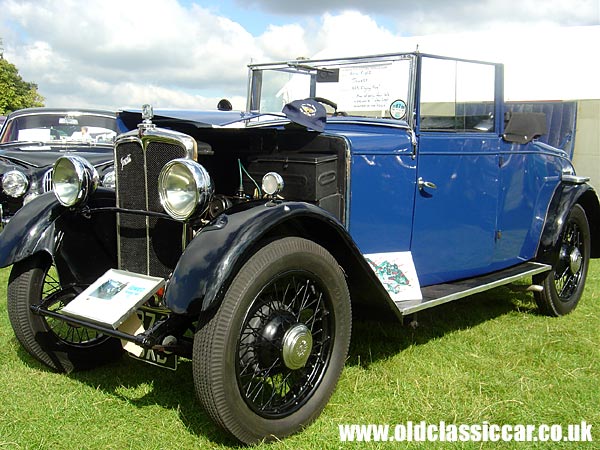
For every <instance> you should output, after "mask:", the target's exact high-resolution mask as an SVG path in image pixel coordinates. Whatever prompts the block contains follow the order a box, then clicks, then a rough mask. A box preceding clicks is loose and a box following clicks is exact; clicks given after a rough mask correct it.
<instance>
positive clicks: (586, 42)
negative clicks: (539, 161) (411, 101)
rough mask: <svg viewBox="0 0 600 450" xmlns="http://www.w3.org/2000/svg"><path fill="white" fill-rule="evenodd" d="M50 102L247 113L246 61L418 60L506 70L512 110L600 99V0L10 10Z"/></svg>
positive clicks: (12, 41) (181, 2)
mask: <svg viewBox="0 0 600 450" xmlns="http://www.w3.org/2000/svg"><path fill="white" fill-rule="evenodd" d="M0 38H1V39H2V46H3V48H4V57H5V58H6V59H8V60H9V61H10V62H12V63H13V64H15V65H16V66H17V67H18V69H19V71H20V73H21V75H22V76H23V78H24V79H25V80H27V81H32V82H35V83H37V84H38V86H39V91H40V93H41V94H42V95H43V96H44V97H46V105H47V106H77V107H83V106H87V107H108V108H120V107H139V106H140V105H141V104H143V103H152V104H153V105H154V106H155V107H158V108H213V109H214V107H215V105H216V102H217V100H218V99H220V98H222V97H227V98H229V99H231V100H232V101H233V103H234V107H236V108H244V106H245V96H246V76H247V64H249V63H251V62H269V61H276V60H289V59H295V58H297V57H301V56H302V57H336V56H352V55H366V54H373V53H386V52H403V51H413V50H415V49H416V48H417V45H418V48H419V50H420V51H422V52H426V53H436V54H443V55H448V56H459V57H464V58H472V59H480V60H489V61H494V62H503V63H504V64H505V73H506V90H505V92H506V97H507V99H508V100H555V99H581V98H600V82H599V80H600V52H599V51H598V42H600V1H599V0H569V1H565V0H519V1H510V0H420V1H418V2H414V1H410V2H409V1H406V0H394V1H389V0H369V1H365V0H300V1H287V0H245V1H242V0H206V1H200V0H86V1H79V0H60V1H57V0H49V1H46V0H35V1H26V0H0Z"/></svg>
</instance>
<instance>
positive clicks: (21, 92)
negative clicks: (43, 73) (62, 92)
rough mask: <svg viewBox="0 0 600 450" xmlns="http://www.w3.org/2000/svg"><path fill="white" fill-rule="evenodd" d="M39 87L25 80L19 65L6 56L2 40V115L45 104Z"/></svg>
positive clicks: (0, 89) (0, 96)
mask: <svg viewBox="0 0 600 450" xmlns="http://www.w3.org/2000/svg"><path fill="white" fill-rule="evenodd" d="M37 89H38V87H37V84H35V83H31V82H28V81H25V80H23V78H22V77H21V75H19V70H18V69H17V67H16V66H15V65H14V64H11V63H10V62H9V61H8V60H6V59H5V58H4V49H3V48H2V41H1V40H0V115H3V116H4V115H7V114H9V113H11V112H13V111H16V110H17V109H23V108H31V107H34V106H44V97H42V96H41V95H40V94H39V93H38V91H37Z"/></svg>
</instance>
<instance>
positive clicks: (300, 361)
mask: <svg viewBox="0 0 600 450" xmlns="http://www.w3.org/2000/svg"><path fill="white" fill-rule="evenodd" d="M350 332H351V310H350V295H349V293H348V287H347V285H346V281H345V278H344V274H343V272H342V270H341V268H340V266H339V265H338V263H337V261H336V260H335V259H334V258H333V257H332V256H331V254H329V253H328V252H327V251H326V250H325V249H324V248H323V247H321V246H319V245H317V244H315V243H314V242H312V241H308V240H306V239H300V238H284V239H280V240H277V241H274V242H271V243H269V244H268V245H266V246H265V247H263V248H262V249H261V250H260V251H258V252H257V253H256V254H255V255H253V256H252V257H251V258H250V259H249V260H248V261H247V262H246V264H244V266H243V267H242V268H241V270H240V271H239V272H238V274H237V275H236V277H235V279H234V280H233V282H232V283H231V285H230V286H229V288H228V290H227V292H226V293H225V296H224V299H223V302H222V304H221V306H220V307H219V309H218V310H217V311H216V312H215V314H214V315H213V317H211V318H210V319H208V321H207V322H206V323H205V324H204V325H203V326H200V327H199V329H198V331H197V332H196V335H195V338H194V352H193V373H194V383H195V387H196V393H197V395H198V398H199V399H200V401H201V403H202V405H203V406H204V408H205V409H206V411H207V412H208V413H209V414H210V416H211V417H212V418H213V420H215V422H216V423H217V424H219V425H220V426H221V427H223V428H224V429H225V430H226V431H227V432H229V433H230V434H232V435H233V436H235V437H236V438H237V439H239V440H240V441H242V442H244V443H247V444H252V443H256V442H260V441H263V440H272V439H277V438H282V437H285V436H287V435H290V434H292V433H295V432H296V431H299V430H300V429H302V428H303V427H305V426H307V425H308V424H310V423H311V422H312V421H314V420H315V419H316V417H318V415H319V414H320V413H321V411H322V410H323V408H324V407H325V405H326V404H327V402H328V400H329V398H330V396H331V394H332V393H333V390H334V388H335V386H336V384H337V381H338V379H339V376H340V373H341V371H342V369H343V367H344V363H345V359H346V355H347V353H348V346H349V343H350Z"/></svg>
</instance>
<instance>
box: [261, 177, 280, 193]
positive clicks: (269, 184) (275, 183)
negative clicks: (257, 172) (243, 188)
mask: <svg viewBox="0 0 600 450" xmlns="http://www.w3.org/2000/svg"><path fill="white" fill-rule="evenodd" d="M284 186H285V184H284V182H283V178H282V177H281V175H279V174H278V173H277V172H267V173H266V174H265V176H264V177H263V179H262V190H263V192H264V193H265V194H267V195H278V194H280V193H281V191H283V188H284Z"/></svg>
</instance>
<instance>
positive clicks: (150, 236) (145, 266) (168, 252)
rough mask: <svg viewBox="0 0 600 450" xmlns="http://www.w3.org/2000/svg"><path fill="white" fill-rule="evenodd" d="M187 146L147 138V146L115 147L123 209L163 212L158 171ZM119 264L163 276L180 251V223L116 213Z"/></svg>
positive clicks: (181, 154)
mask: <svg viewBox="0 0 600 450" xmlns="http://www.w3.org/2000/svg"><path fill="white" fill-rule="evenodd" d="M185 156H186V150H185V148H184V147H182V146H181V145H178V144H176V143H173V144H171V143H165V142H161V141H149V142H148V143H147V145H146V150H145V151H144V148H143V147H142V145H141V142H140V141H137V140H136V141H129V142H123V143H120V144H117V146H116V147H115V170H116V178H117V202H118V206H119V207H121V208H124V209H132V210H138V211H139V210H141V211H154V212H164V209H163V207H162V205H161V204H160V198H159V196H158V175H159V174H160V171H161V169H162V167H163V166H164V165H165V164H166V163H167V162H168V161H171V160H173V159H176V158H183V157H185ZM117 230H118V237H119V268H120V269H123V270H129V271H132V272H137V273H145V274H148V275H153V276H161V277H166V276H167V275H168V274H169V273H170V272H171V271H172V270H173V268H174V267H175V264H176V263H177V261H178V259H179V257H180V256H181V252H182V233H183V225H182V224H181V223H179V222H175V221H173V220H169V219H162V218H156V217H148V216H143V215H135V214H127V213H119V214H118V218H117Z"/></svg>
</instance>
